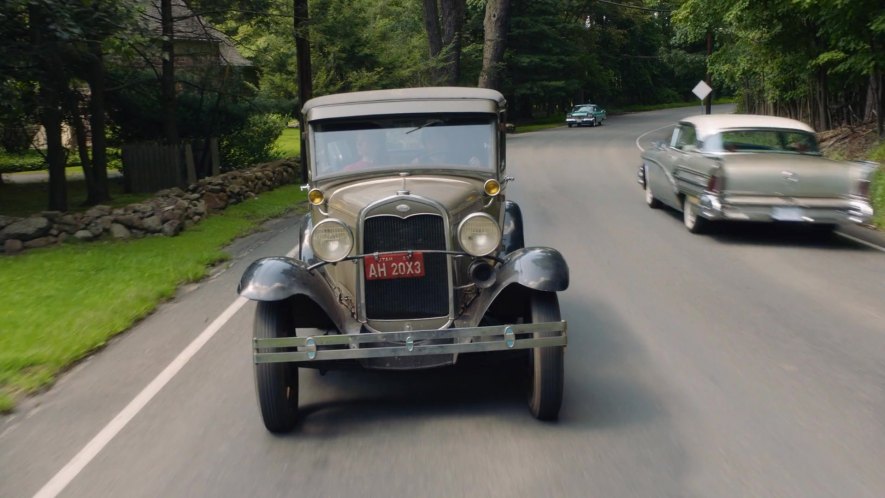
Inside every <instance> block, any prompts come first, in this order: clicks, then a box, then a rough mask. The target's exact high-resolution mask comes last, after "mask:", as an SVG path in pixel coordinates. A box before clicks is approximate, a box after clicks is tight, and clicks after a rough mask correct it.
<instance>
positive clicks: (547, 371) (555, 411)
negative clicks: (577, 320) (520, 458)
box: [529, 291, 565, 420]
mask: <svg viewBox="0 0 885 498" xmlns="http://www.w3.org/2000/svg"><path fill="white" fill-rule="evenodd" d="M529 306H530V308H531V320H532V323H540V322H558V321H559V320H560V319H561V318H560V314H559V301H558V300H557V298H556V293H555V292H541V291H534V292H532V295H531V297H530V303H529ZM536 337H537V334H536ZM529 360H530V361H529V411H531V413H532V415H533V416H534V417H535V418H536V419H538V420H556V418H557V417H559V409H560V407H561V406H562V391H563V383H564V377H565V368H564V366H565V358H564V348H563V347H562V346H554V347H548V348H534V349H532V350H531V351H529Z"/></svg>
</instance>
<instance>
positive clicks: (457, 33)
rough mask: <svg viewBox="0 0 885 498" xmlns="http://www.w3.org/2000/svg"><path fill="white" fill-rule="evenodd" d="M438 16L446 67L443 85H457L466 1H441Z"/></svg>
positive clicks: (459, 75) (459, 72)
mask: <svg viewBox="0 0 885 498" xmlns="http://www.w3.org/2000/svg"><path fill="white" fill-rule="evenodd" d="M440 7H441V8H440V15H441V16H442V19H443V29H442V42H443V45H444V46H445V47H446V58H445V61H446V66H445V68H444V73H443V74H444V77H443V80H442V81H443V83H444V84H446V85H457V84H458V80H459V79H461V29H462V28H463V26H464V15H465V13H466V9H467V3H466V0H442V1H441V2H440Z"/></svg>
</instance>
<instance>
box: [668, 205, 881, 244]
mask: <svg viewBox="0 0 885 498" xmlns="http://www.w3.org/2000/svg"><path fill="white" fill-rule="evenodd" d="M664 211H665V212H666V213H667V214H668V215H670V216H671V217H673V219H674V220H675V221H677V222H678V223H679V226H678V227H674V229H682V230H685V228H684V227H683V226H682V213H681V212H678V211H675V210H673V209H666V210H664ZM837 230H838V228H837ZM698 236H699V237H710V238H712V239H713V240H715V241H717V242H721V243H723V244H731V245H753V246H771V247H775V246H778V247H799V248H806V249H821V250H828V251H832V250H841V251H873V250H874V249H872V248H869V247H865V246H863V245H861V244H858V243H856V242H852V241H850V240H848V239H845V238H842V237H839V236H838V235H836V233H835V232H834V231H833V230H832V229H828V228H825V227H822V226H815V225H807V224H798V223H752V222H740V221H717V222H715V223H713V224H710V225H708V226H707V228H706V229H705V231H704V233H703V234H701V235H698Z"/></svg>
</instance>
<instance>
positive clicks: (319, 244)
mask: <svg viewBox="0 0 885 498" xmlns="http://www.w3.org/2000/svg"><path fill="white" fill-rule="evenodd" d="M310 247H311V249H313V253H314V254H316V256H317V257H318V258H320V259H322V260H323V261H328V262H330V263H334V262H336V261H341V260H342V259H344V258H346V257H347V255H348V254H350V250H351V249H353V235H351V233H350V229H348V228H347V225H345V224H344V223H342V222H341V221H339V220H336V219H331V218H330V219H328V220H323V221H321V222H319V223H317V224H316V226H314V227H313V231H312V232H310Z"/></svg>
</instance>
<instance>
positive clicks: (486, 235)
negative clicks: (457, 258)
mask: <svg viewBox="0 0 885 498" xmlns="http://www.w3.org/2000/svg"><path fill="white" fill-rule="evenodd" d="M458 242H460V243H461V248H462V249H464V251H465V252H466V253H467V254H469V255H471V256H487V255H489V254H491V253H492V252H494V250H495V249H496V248H497V247H498V244H500V243H501V228H500V227H498V223H497V222H496V221H495V220H494V219H493V218H492V217H491V216H489V215H487V214H485V213H474V214H471V215H470V216H468V217H466V218H464V221H462V222H461V226H459V227H458Z"/></svg>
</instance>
